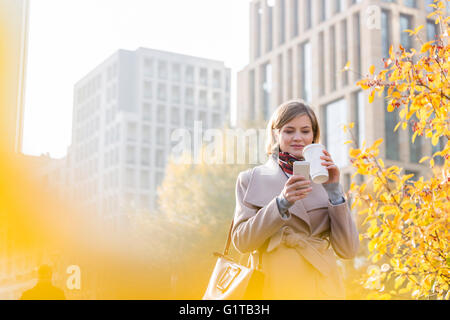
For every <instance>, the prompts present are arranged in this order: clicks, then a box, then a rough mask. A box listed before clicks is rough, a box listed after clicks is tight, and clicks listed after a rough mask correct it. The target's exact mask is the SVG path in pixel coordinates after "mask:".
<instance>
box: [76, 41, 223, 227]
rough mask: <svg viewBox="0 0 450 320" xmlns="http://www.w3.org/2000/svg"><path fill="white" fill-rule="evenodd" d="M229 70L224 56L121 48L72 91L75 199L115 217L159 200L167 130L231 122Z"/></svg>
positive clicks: (114, 220)
mask: <svg viewBox="0 0 450 320" xmlns="http://www.w3.org/2000/svg"><path fill="white" fill-rule="evenodd" d="M229 105H230V69H228V68H226V67H225V66H224V63H223V62H219V61H213V60H208V59H203V58H198V57H192V56H186V55H181V54H176V53H170V52H164V51H158V50H151V49H146V48H139V49H137V50H136V51H126V50H119V51H117V52H116V53H114V54H113V55H112V56H111V57H109V58H108V59H107V60H106V61H104V62H103V63H101V64H100V65H99V66H98V67H96V68H95V69H94V70H92V71H91V72H89V74H88V75H86V76H85V77H84V78H83V79H82V80H80V81H79V82H78V83H77V84H76V85H75V89H74V107H73V127H72V145H71V147H70V148H71V161H70V163H71V166H72V173H73V175H72V178H71V180H72V184H73V190H74V193H73V195H74V200H75V201H79V202H82V203H85V204H86V206H87V207H88V208H89V209H90V210H92V211H93V212H98V214H100V215H102V216H104V217H105V218H107V219H109V218H110V220H111V223H113V224H115V223H120V221H121V218H122V217H124V214H125V213H126V212H129V211H130V210H152V209H155V208H156V206H157V203H156V200H157V193H156V191H157V187H158V185H160V183H161V181H162V180H163V178H164V174H165V166H166V162H167V160H168V156H169V154H170V151H171V148H172V147H173V145H174V143H176V142H177V141H171V134H172V132H173V131H174V130H176V129H178V128H185V129H187V130H190V131H192V130H193V127H194V121H195V120H198V121H202V126H203V128H214V127H221V126H222V125H224V124H225V123H229V114H230V106H229Z"/></svg>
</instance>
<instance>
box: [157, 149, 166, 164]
mask: <svg viewBox="0 0 450 320" xmlns="http://www.w3.org/2000/svg"><path fill="white" fill-rule="evenodd" d="M165 162H166V161H165V154H164V151H163V150H157V151H156V153H155V164H156V166H157V167H159V168H164V166H165Z"/></svg>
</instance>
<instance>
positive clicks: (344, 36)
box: [341, 19, 348, 86]
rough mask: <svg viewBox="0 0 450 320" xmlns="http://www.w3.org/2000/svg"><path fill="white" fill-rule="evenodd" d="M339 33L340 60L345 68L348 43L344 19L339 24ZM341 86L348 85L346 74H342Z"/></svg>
mask: <svg viewBox="0 0 450 320" xmlns="http://www.w3.org/2000/svg"><path fill="white" fill-rule="evenodd" d="M341 32H342V41H341V48H342V60H341V65H342V66H345V64H346V63H347V61H348V41H347V20H346V19H344V20H343V21H342V22H341ZM341 74H342V84H343V86H346V85H348V72H342V73H341Z"/></svg>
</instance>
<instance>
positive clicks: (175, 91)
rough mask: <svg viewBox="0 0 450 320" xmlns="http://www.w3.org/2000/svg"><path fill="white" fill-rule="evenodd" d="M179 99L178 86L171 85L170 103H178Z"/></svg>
mask: <svg viewBox="0 0 450 320" xmlns="http://www.w3.org/2000/svg"><path fill="white" fill-rule="evenodd" d="M180 101H181V92H180V87H179V86H173V87H172V103H180Z"/></svg>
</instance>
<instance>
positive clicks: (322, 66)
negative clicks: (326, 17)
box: [318, 32, 325, 96]
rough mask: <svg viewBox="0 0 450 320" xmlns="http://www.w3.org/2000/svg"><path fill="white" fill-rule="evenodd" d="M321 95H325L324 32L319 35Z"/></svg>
mask: <svg viewBox="0 0 450 320" xmlns="http://www.w3.org/2000/svg"><path fill="white" fill-rule="evenodd" d="M318 54H319V83H320V85H319V93H320V95H321V96H322V95H324V94H325V38H324V34H323V32H321V33H319V53H318Z"/></svg>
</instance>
